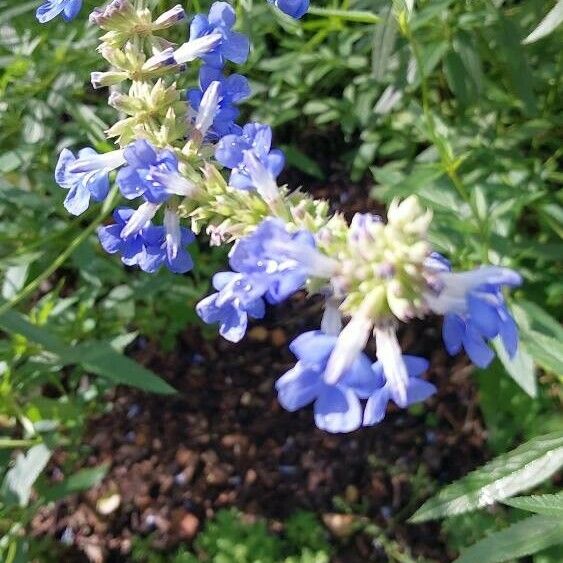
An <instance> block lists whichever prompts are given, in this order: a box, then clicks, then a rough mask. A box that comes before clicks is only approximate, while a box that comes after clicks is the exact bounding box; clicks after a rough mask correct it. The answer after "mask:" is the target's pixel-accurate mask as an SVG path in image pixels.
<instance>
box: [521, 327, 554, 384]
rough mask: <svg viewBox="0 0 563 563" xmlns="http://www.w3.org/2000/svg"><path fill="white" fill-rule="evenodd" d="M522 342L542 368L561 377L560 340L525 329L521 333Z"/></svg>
mask: <svg viewBox="0 0 563 563" xmlns="http://www.w3.org/2000/svg"><path fill="white" fill-rule="evenodd" d="M522 342H523V343H524V345H525V346H526V349H527V350H528V351H529V352H530V354H531V355H532V357H533V358H534V360H536V362H537V363H538V364H539V365H540V366H541V367H542V368H543V369H545V370H546V371H549V372H551V373H553V374H555V375H557V376H559V377H563V343H562V342H561V341H560V340H556V339H555V338H552V337H551V336H546V335H545V334H541V333H539V332H536V331H535V330H527V331H524V332H523V333H522Z"/></svg>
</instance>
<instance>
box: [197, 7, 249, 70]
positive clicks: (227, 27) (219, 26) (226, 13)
mask: <svg viewBox="0 0 563 563" xmlns="http://www.w3.org/2000/svg"><path fill="white" fill-rule="evenodd" d="M235 21H236V16H235V11H234V10H233V8H232V6H231V5H230V4H228V3H227V2H215V3H213V4H212V6H211V9H210V10H209V15H208V16H205V15H204V14H198V15H197V16H195V18H194V19H193V21H192V23H191V25H190V41H194V40H196V39H199V38H201V37H205V36H209V35H219V36H220V39H219V40H218V41H217V42H216V43H215V45H214V47H213V48H211V49H209V50H208V51H207V52H206V53H205V54H203V55H201V58H202V59H203V60H204V61H205V63H206V64H208V65H210V66H213V67H216V68H221V67H222V66H223V64H224V63H225V61H232V62H233V63H236V64H242V63H244V62H245V61H246V59H247V58H248V53H249V50H250V43H249V41H248V38H247V37H246V36H245V35H243V34H242V33H237V32H236V31H233V30H232V27H233V25H234V24H235Z"/></svg>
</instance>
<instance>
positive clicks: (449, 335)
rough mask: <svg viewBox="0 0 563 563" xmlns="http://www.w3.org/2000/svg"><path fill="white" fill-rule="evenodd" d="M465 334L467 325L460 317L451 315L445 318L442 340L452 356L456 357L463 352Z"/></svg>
mask: <svg viewBox="0 0 563 563" xmlns="http://www.w3.org/2000/svg"><path fill="white" fill-rule="evenodd" d="M464 334H465V323H464V322H463V319H461V318H460V317H459V316H458V315H455V314H449V315H445V316H444V323H443V325H442V339H443V340H444V345H445V346H446V350H447V351H448V354H450V356H455V355H456V354H458V353H459V352H460V351H461V348H462V345H463V335H464Z"/></svg>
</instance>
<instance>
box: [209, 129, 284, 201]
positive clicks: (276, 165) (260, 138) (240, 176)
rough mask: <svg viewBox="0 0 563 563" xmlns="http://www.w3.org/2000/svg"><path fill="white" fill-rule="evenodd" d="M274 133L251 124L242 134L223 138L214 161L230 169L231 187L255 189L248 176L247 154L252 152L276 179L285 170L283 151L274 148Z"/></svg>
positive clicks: (218, 145)
mask: <svg viewBox="0 0 563 563" xmlns="http://www.w3.org/2000/svg"><path fill="white" fill-rule="evenodd" d="M271 146H272V130H271V129H270V127H269V126H268V125H262V124H260V123H248V124H247V125H245V126H244V127H243V129H242V133H241V134H240V135H226V136H224V137H223V138H222V139H221V140H220V141H219V143H218V144H217V148H216V150H215V158H217V160H218V161H219V162H220V163H221V164H222V165H223V166H225V167H226V168H231V170H232V172H231V177H230V179H229V184H230V185H231V186H233V187H235V188H239V189H243V190H248V189H252V188H253V187H255V186H254V181H253V179H252V177H251V175H250V174H249V170H248V168H247V166H246V163H245V159H244V155H245V152H246V151H251V152H252V153H253V154H254V155H255V156H256V157H257V159H258V160H259V162H260V163H261V164H262V165H263V166H264V168H265V169H266V170H267V171H268V172H269V173H270V174H271V176H272V177H273V178H277V177H278V176H279V174H280V173H281V171H282V170H283V167H284V164H285V158H284V155H283V152H282V151H280V150H277V149H273V150H272V149H271Z"/></svg>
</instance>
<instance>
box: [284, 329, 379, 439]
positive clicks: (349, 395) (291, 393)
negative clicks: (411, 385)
mask: <svg viewBox="0 0 563 563" xmlns="http://www.w3.org/2000/svg"><path fill="white" fill-rule="evenodd" d="M337 340H338V337H337V336H329V335H327V334H323V333H322V332H320V331H311V332H306V333H304V334H302V335H301V336H298V337H297V338H296V339H295V340H294V341H293V342H292V343H291V345H290V350H291V351H292V352H293V354H295V356H296V357H297V359H298V362H297V364H296V365H295V366H294V367H293V368H292V369H290V370H289V371H288V372H286V373H285V374H284V375H282V376H281V377H280V378H279V379H278V380H277V382H276V390H277V392H278V400H279V402H280V404H281V405H282V407H283V408H285V409H286V410H288V411H290V412H294V411H296V410H298V409H300V408H302V407H304V406H306V405H308V404H309V403H311V402H314V413H315V424H316V425H317V427H318V428H320V429H321V430H326V431H328V432H351V431H353V430H356V429H357V428H359V427H360V426H361V425H362V420H363V412H362V405H361V402H360V399H367V398H368V397H370V396H371V395H372V394H373V393H374V392H375V391H376V390H377V389H379V388H381V387H383V385H384V383H385V382H384V379H383V377H382V374H381V373H379V372H377V371H375V370H372V367H371V362H370V360H369V358H368V357H367V356H366V355H365V354H363V353H359V354H358V355H357V356H356V357H355V359H354V361H353V362H352V363H351V364H350V366H349V367H347V368H346V369H345V371H344V373H343V374H342V375H341V376H340V378H339V379H338V381H337V382H336V383H334V384H329V383H327V382H326V380H325V377H324V373H325V370H326V367H327V364H328V360H329V358H330V356H331V354H332V352H333V350H334V347H335V346H336V342H337Z"/></svg>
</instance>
